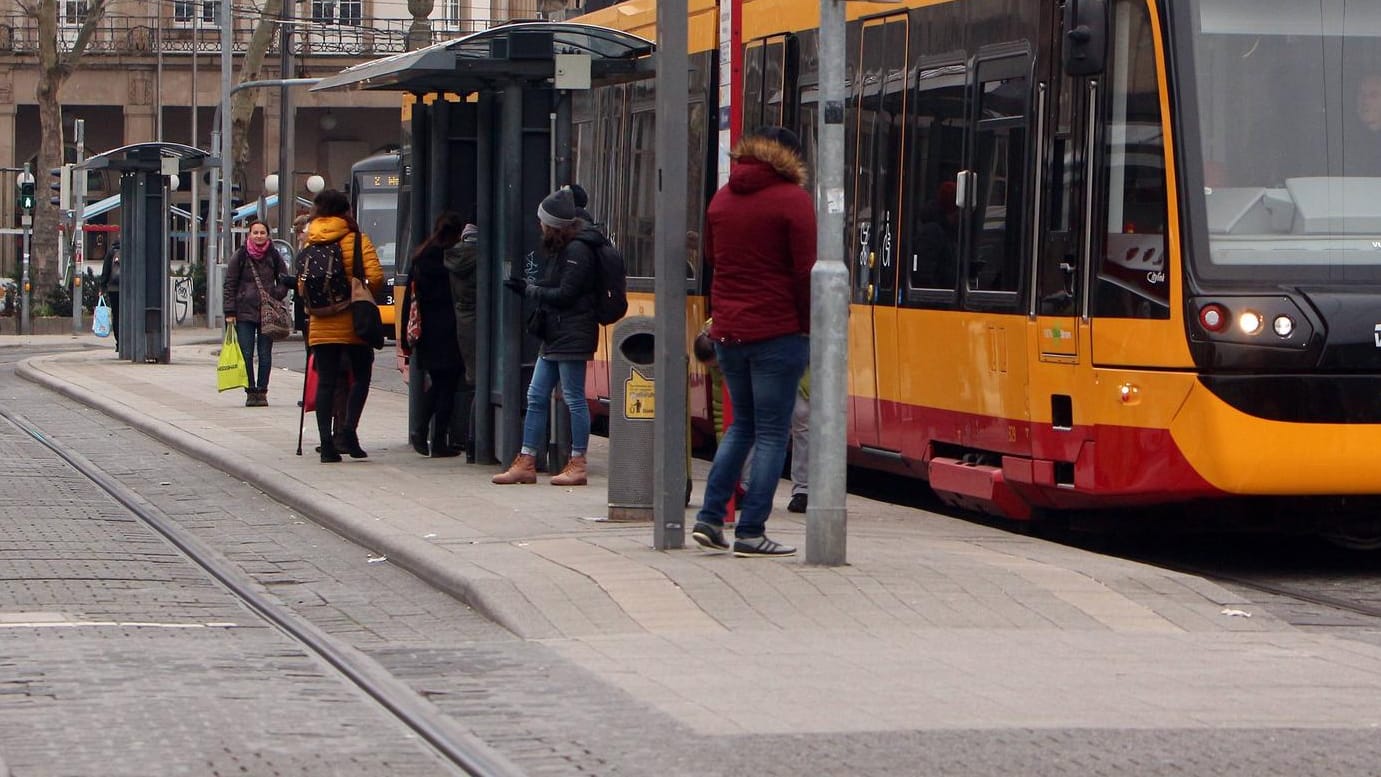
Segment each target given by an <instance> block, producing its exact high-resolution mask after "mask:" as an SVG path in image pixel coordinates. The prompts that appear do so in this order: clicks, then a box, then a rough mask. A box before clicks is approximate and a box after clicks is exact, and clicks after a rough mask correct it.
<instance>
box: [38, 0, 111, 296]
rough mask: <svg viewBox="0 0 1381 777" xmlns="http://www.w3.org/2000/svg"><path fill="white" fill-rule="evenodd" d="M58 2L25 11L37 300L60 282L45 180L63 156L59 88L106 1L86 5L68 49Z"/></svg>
mask: <svg viewBox="0 0 1381 777" xmlns="http://www.w3.org/2000/svg"><path fill="white" fill-rule="evenodd" d="M58 2H59V0H39V2H38V3H37V4H36V5H33V6H27V7H26V10H27V11H28V12H29V13H30V14H31V15H33V16H36V17H37V18H38V66H39V78H38V86H37V87H36V88H35V89H34V97H35V99H36V100H37V102H38V122H39V130H40V135H41V140H40V141H39V147H38V164H37V165H35V168H36V169H35V170H34V171H33V174H34V182H35V184H36V185H35V186H34V190H35V196H34V234H33V242H32V248H31V250H30V258H29V266H30V270H29V272H30V276H31V278H32V279H33V290H34V292H35V294H34V296H35V298H36V299H41V298H42V297H44V296H46V295H47V294H48V292H49V291H51V290H52V288H53V286H54V285H56V284H57V282H58V229H57V227H58V210H57V208H55V207H53V206H52V205H50V204H49V203H48V198H49V196H51V195H50V192H51V191H52V190H51V189H50V188H49V187H48V184H49V183H50V182H51V181H52V180H53V177H52V175H50V174H49V172H48V171H49V170H51V169H52V168H54V167H59V166H61V165H62V164H63V163H64V162H65V161H66V159H64V158H63V148H64V143H63V122H62V99H61V95H62V86H63V84H65V83H67V79H68V77H70V76H71V75H72V71H73V70H75V69H76V67H77V63H78V62H79V61H80V60H81V56H82V52H83V51H85V50H86V46H87V43H89V42H90V40H91V36H92V35H94V34H95V32H96V25H97V24H99V23H100V21H101V17H103V16H104V15H105V9H106V4H107V2H108V0H92V2H91V3H90V5H89V6H88V7H87V15H86V19H85V20H84V21H83V22H82V26H81V29H80V30H78V31H77V37H76V39H75V40H74V41H73V42H72V48H71V49H70V50H69V51H67V52H62V51H60V50H59V49H58V33H57V31H58Z"/></svg>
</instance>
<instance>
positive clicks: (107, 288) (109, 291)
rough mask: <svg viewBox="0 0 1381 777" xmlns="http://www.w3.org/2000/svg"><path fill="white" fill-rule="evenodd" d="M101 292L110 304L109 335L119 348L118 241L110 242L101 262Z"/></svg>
mask: <svg viewBox="0 0 1381 777" xmlns="http://www.w3.org/2000/svg"><path fill="white" fill-rule="evenodd" d="M101 293H102V294H104V295H105V301H106V304H107V305H110V336H111V337H113V338H114V339H115V350H116V351H117V352H118V351H119V350H120V241H119V240H116V241H114V242H112V243H111V244H110V251H108V252H107V253H106V255H105V261H104V262H102V263H101Z"/></svg>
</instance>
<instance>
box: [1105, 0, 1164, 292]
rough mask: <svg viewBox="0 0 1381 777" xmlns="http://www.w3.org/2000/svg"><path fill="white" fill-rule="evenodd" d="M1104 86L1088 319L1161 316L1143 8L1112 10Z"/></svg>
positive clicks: (1160, 184) (1149, 55)
mask: <svg viewBox="0 0 1381 777" xmlns="http://www.w3.org/2000/svg"><path fill="white" fill-rule="evenodd" d="M1112 19H1113V24H1112V26H1111V27H1110V28H1109V31H1110V33H1111V35H1112V52H1113V56H1112V57H1111V58H1110V59H1109V63H1108V75H1107V85H1108V86H1107V89H1108V105H1107V114H1106V117H1107V121H1108V125H1107V149H1106V161H1105V162H1104V176H1105V180H1107V182H1108V198H1107V201H1108V215H1107V237H1106V240H1105V241H1104V249H1103V257H1102V261H1101V262H1100V265H1099V269H1098V286H1097V293H1096V294H1095V296H1094V306H1093V307H1094V309H1093V312H1094V314H1095V315H1098V316H1104V317H1114V318H1169V317H1170V283H1169V280H1168V278H1167V276H1166V271H1165V261H1166V257H1165V221H1166V209H1167V206H1166V198H1165V152H1164V136H1163V134H1162V132H1161V115H1160V88H1159V80H1158V79H1157V75H1156V58H1155V46H1154V42H1153V41H1152V38H1151V25H1150V19H1149V18H1148V17H1147V12H1146V4H1145V3H1144V2H1140V0H1117V2H1116V4H1115V5H1114V6H1113V17H1112Z"/></svg>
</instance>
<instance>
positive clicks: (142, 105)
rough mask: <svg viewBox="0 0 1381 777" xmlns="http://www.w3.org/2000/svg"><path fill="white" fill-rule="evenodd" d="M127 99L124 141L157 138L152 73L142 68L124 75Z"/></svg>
mask: <svg viewBox="0 0 1381 777" xmlns="http://www.w3.org/2000/svg"><path fill="white" fill-rule="evenodd" d="M125 82H126V85H127V88H128V91H129V99H128V100H126V101H125V142H124V143H123V145H126V146H128V145H129V144H131V143H151V142H153V141H154V140H156V139H157V136H156V132H157V122H156V117H155V116H154V111H155V110H156V109H155V108H154V101H153V90H154V84H153V73H152V72H150V71H144V70H135V71H131V72H130V73H129V74H128V76H127V77H126V80H125Z"/></svg>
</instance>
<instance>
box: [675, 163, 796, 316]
mask: <svg viewBox="0 0 1381 777" xmlns="http://www.w3.org/2000/svg"><path fill="white" fill-rule="evenodd" d="M734 156H735V157H736V158H737V159H738V164H736V165H735V166H734V169H733V170H732V171H731V172H730V173H729V183H728V185H726V186H725V187H724V188H722V189H720V190H719V191H718V192H716V193H715V195H714V199H712V200H711V201H710V207H709V209H708V210H707V211H706V213H705V229H704V239H703V242H702V247H703V249H704V257H705V261H706V262H708V263H709V264H710V265H711V268H712V270H713V278H712V280H711V282H710V313H711V314H712V315H713V316H714V323H713V325H712V326H711V328H710V337H712V338H714V339H715V340H718V341H720V342H725V343H755V342H761V341H763V340H771V339H773V338H776V337H783V336H785V335H792V334H808V333H809V332H810V270H811V267H813V266H814V264H815V204H814V203H813V202H812V201H811V197H810V194H809V193H808V192H806V190H805V189H804V188H803V187H804V185H805V182H806V170H805V163H804V162H802V161H801V158H800V157H799V156H797V155H796V154H795V153H794V152H793V151H792V150H791V149H789V148H787V147H786V146H783V145H781V144H780V143H777V142H775V141H772V140H768V139H766V138H760V137H749V138H745V139H744V140H743V141H742V142H740V143H739V145H738V147H737V148H736V149H735V150H734Z"/></svg>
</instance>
